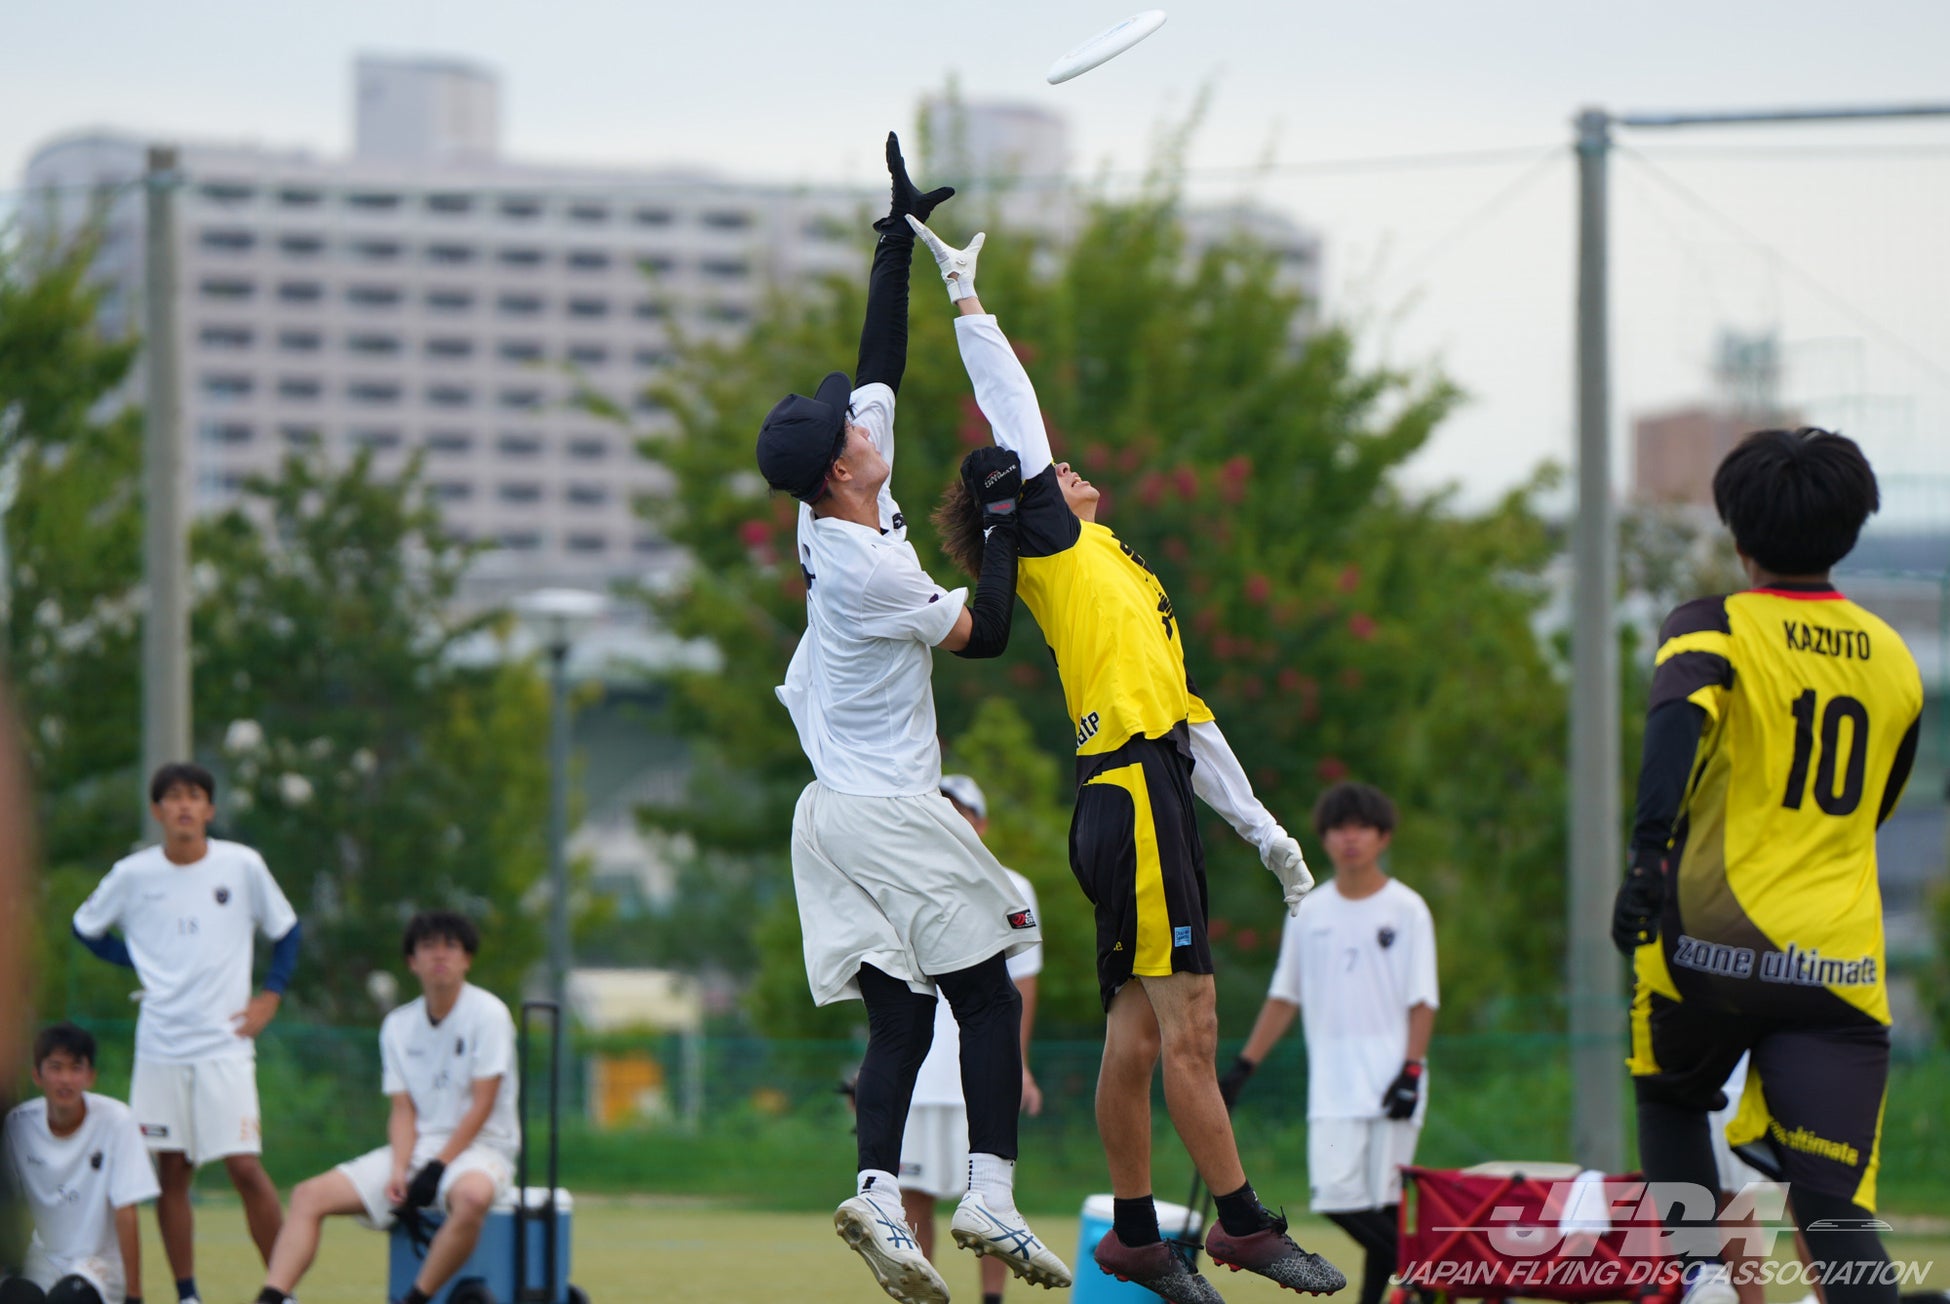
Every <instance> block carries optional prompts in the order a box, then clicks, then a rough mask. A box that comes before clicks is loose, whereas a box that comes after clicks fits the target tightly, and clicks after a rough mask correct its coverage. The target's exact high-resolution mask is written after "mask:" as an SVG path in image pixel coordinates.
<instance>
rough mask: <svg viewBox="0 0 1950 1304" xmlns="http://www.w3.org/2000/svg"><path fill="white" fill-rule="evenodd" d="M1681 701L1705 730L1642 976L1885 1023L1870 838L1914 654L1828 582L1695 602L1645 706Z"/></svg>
mask: <svg viewBox="0 0 1950 1304" xmlns="http://www.w3.org/2000/svg"><path fill="white" fill-rule="evenodd" d="M1682 700H1683V701H1687V702H1691V703H1693V704H1695V705H1696V706H1698V707H1700V708H1701V709H1702V710H1703V711H1704V712H1705V721H1704V723H1703V725H1702V728H1701V735H1700V741H1699V748H1698V751H1697V753H1696V754H1695V757H1694V762H1693V772H1692V778H1691V781H1690V783H1689V785H1688V787H1687V791H1686V797H1685V801H1684V804H1683V806H1682V808H1681V814H1680V818H1679V820H1678V822H1677V823H1676V825H1675V827H1674V835H1673V840H1672V844H1671V848H1670V863H1671V864H1673V865H1674V866H1675V871H1674V887H1673V888H1672V889H1669V891H1668V893H1667V904H1666V911H1665V916H1664V918H1663V920H1662V926H1661V929H1660V942H1659V944H1658V945H1657V946H1647V947H1643V948H1641V949H1640V952H1639V958H1638V970H1639V978H1640V980H1641V981H1642V982H1643V983H1644V984H1645V985H1646V986H1648V987H1649V988H1650V989H1651V990H1652V991H1654V992H1657V993H1659V994H1661V995H1664V996H1667V997H1670V998H1672V999H1686V1000H1694V999H1701V1000H1706V1001H1708V1002H1709V1003H1711V1004H1714V1005H1717V1006H1721V1007H1724V1008H1727V1009H1731V1010H1735V1011H1738V1012H1742V1013H1750V1014H1756V1015H1766V1016H1779V1017H1787V1018H1810V1017H1814V1018H1823V1017H1835V1018H1843V1019H1847V1018H1850V1017H1860V1016H1861V1015H1866V1016H1868V1017H1869V1018H1871V1019H1874V1020H1875V1021H1877V1022H1879V1023H1884V1024H1886V1023H1888V1022H1889V997H1888V991H1887V988H1886V986H1885V978H1886V974H1885V961H1884V955H1883V936H1882V896H1881V892H1880V889H1879V887H1878V884H1877V879H1876V827H1877V825H1879V824H1880V823H1881V822H1882V820H1883V819H1885V818H1886V817H1887V816H1888V814H1889V812H1890V811H1891V810H1893V809H1894V808H1895V805H1896V801H1897V798H1898V797H1900V796H1901V791H1902V784H1903V781H1904V780H1905V779H1906V778H1907V777H1908V771H1909V765H1910V762H1911V760H1912V759H1913V758H1914V755H1915V749H1916V741H1917V736H1918V728H1919V721H1920V718H1921V714H1922V706H1923V685H1922V678H1921V676H1920V675H1919V674H1918V672H1917V669H1916V662H1915V660H1914V658H1912V657H1911V656H1910V653H1909V649H1908V648H1907V647H1905V646H1904V645H1903V641H1902V639H1901V637H1900V636H1898V635H1897V633H1896V632H1895V630H1893V629H1891V628H1890V627H1889V626H1888V625H1887V624H1885V623H1884V622H1883V621H1882V620H1881V619H1879V618H1878V617H1876V616H1875V615H1873V614H1872V613H1870V612H1868V611H1866V610H1864V609H1863V608H1861V607H1858V606H1857V605H1855V604H1854V603H1853V602H1850V601H1849V600H1848V599H1846V598H1844V597H1843V596H1842V595H1841V594H1840V593H1838V592H1836V591H1835V590H1834V589H1832V588H1829V587H1828V586H1826V585H1819V586H1782V587H1778V588H1770V589H1755V590H1752V591H1749V592H1745V593H1735V594H1731V595H1728V596H1726V597H1717V598H1701V599H1698V600H1696V601H1693V602H1689V603H1687V604H1685V605H1684V606H1681V607H1680V608H1678V609H1677V610H1676V611H1674V612H1673V613H1672V615H1671V616H1670V617H1668V618H1667V620H1666V623H1665V626H1664V628H1663V629H1662V630H1661V632H1660V644H1659V652H1658V659H1657V669H1656V670H1655V671H1654V674H1653V681H1652V702H1651V705H1652V707H1653V708H1654V709H1656V708H1657V707H1659V706H1661V705H1663V704H1665V703H1667V702H1672V701H1682Z"/></svg>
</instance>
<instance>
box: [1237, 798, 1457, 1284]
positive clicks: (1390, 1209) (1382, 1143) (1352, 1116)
mask: <svg viewBox="0 0 1950 1304" xmlns="http://www.w3.org/2000/svg"><path fill="white" fill-rule="evenodd" d="M1314 832H1315V833H1317V834H1318V835H1319V836H1320V840H1321V842H1322V843H1323V844H1324V845H1325V846H1326V848H1327V858H1328V859H1329V860H1331V861H1332V862H1333V863H1334V877H1333V878H1331V879H1329V880H1328V881H1327V883H1326V884H1324V885H1323V886H1322V887H1320V888H1319V889H1318V890H1316V891H1313V892H1309V893H1308V894H1307V896H1306V899H1305V900H1303V901H1301V903H1300V910H1299V913H1297V914H1295V915H1293V916H1291V917H1289V918H1288V919H1287V921H1286V932H1285V933H1284V934H1282V936H1281V938H1280V958H1279V962H1278V963H1277V964H1276V965H1275V966H1274V968H1273V980H1272V982H1270V983H1269V984H1268V985H1267V990H1266V1003H1265V1004H1264V1005H1262V1006H1261V1007H1260V1011H1259V1017H1258V1019H1256V1020H1255V1021H1254V1023H1253V1031H1252V1035H1251V1036H1249V1037H1248V1038H1247V1039H1246V1046H1245V1049H1244V1050H1242V1051H1241V1052H1240V1054H1239V1057H1238V1058H1237V1059H1236V1060H1235V1061H1233V1065H1232V1067H1231V1068H1230V1069H1228V1070H1226V1074H1225V1076H1224V1077H1223V1078H1221V1079H1220V1080H1219V1090H1220V1092H1221V1094H1223V1095H1224V1096H1225V1099H1226V1104H1227V1105H1231V1104H1233V1103H1234V1102H1235V1101H1237V1100H1238V1098H1239V1093H1240V1091H1241V1090H1242V1089H1244V1087H1245V1085H1246V1080H1247V1079H1248V1078H1250V1077H1251V1076H1252V1074H1253V1072H1254V1070H1255V1069H1257V1068H1258V1067H1259V1064H1260V1061H1262V1060H1264V1059H1265V1058H1266V1056H1267V1054H1268V1053H1269V1052H1270V1051H1271V1050H1272V1049H1273V1047H1274V1046H1275V1045H1276V1044H1277V1043H1278V1042H1279V1040H1280V1037H1281V1036H1282V1035H1284V1034H1285V1032H1286V1030H1287V1029H1288V1028H1289V1027H1291V1026H1293V1019H1294V1016H1295V1014H1298V1015H1299V1016H1300V1017H1301V1019H1302V1020H1303V1023H1304V1026H1305V1029H1306V1035H1307V1178H1308V1183H1309V1185H1310V1186H1311V1187H1312V1191H1313V1195H1312V1203H1311V1207H1312V1209H1313V1211H1314V1212H1315V1213H1318V1214H1325V1215H1326V1216H1327V1219H1328V1221H1330V1222H1332V1223H1333V1224H1334V1225H1335V1226H1337V1227H1339V1228H1340V1229H1341V1230H1342V1231H1344V1232H1346V1233H1347V1234H1348V1235H1349V1236H1350V1237H1352V1238H1353V1239H1354V1241H1355V1243H1356V1244H1358V1245H1359V1246H1360V1247H1361V1248H1362V1249H1363V1250H1364V1251H1365V1252H1366V1263H1365V1264H1364V1265H1363V1269H1362V1274H1361V1295H1360V1300H1361V1304H1376V1302H1377V1301H1378V1300H1380V1299H1381V1296H1382V1293H1383V1292H1384V1291H1386V1290H1387V1288H1388V1279H1389V1277H1391V1276H1392V1275H1393V1274H1394V1272H1395V1270H1396V1267H1397V1262H1396V1228H1397V1226H1398V1224H1399V1222H1400V1212H1401V1211H1400V1208H1399V1206H1400V1204H1401V1199H1402V1165H1403V1164H1408V1163H1413V1162H1414V1161H1415V1143H1416V1141H1417V1140H1418V1139H1419V1138H1420V1136H1421V1132H1422V1119H1423V1117H1424V1116H1425V1115H1426V1113H1427V1110H1428V1096H1427V1094H1426V1091H1425V1088H1424V1077H1425V1064H1426V1061H1427V1058H1428V1052H1429V1036H1430V1034H1431V1033H1432V1032H1433V1031H1434V1029H1435V1011H1436V1006H1437V1005H1438V1004H1439V1002H1438V999H1437V987H1436V970H1435V959H1436V955H1435V923H1434V921H1433V920H1432V919H1431V918H1430V917H1429V907H1428V905H1427V904H1426V903H1425V902H1424V901H1423V900H1422V897H1421V894H1420V893H1418V892H1416V891H1415V889H1414V888H1412V887H1410V886H1408V884H1406V883H1404V882H1402V881H1401V880H1400V879H1397V878H1394V877H1391V876H1390V875H1389V874H1388V873H1387V872H1386V871H1385V870H1384V869H1383V868H1382V865H1381V856H1382V853H1383V852H1385V851H1386V850H1387V849H1388V844H1389V841H1390V839H1391V838H1392V837H1393V836H1394V832H1395V803H1394V802H1392V801H1390V800H1388V796H1387V794H1386V793H1384V792H1382V791H1381V790H1380V789H1379V788H1376V787H1374V786H1372V785H1370V784H1366V783H1337V784H1335V785H1334V786H1333V787H1331V788H1329V789H1328V790H1327V791H1326V792H1323V793H1322V794H1321V795H1320V799H1319V800H1318V801H1316V802H1315V803H1314Z"/></svg>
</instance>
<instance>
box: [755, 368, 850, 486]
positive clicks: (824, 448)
mask: <svg viewBox="0 0 1950 1304" xmlns="http://www.w3.org/2000/svg"><path fill="white" fill-rule="evenodd" d="M852 394H853V382H852V381H851V380H848V379H847V376H846V373H845V372H843V371H835V372H830V373H828V374H827V377H826V379H824V380H822V381H820V382H819V388H818V389H817V390H816V391H814V393H813V396H812V397H811V398H807V397H806V396H805V395H804V394H787V395H786V396H785V397H784V398H782V399H780V400H779V401H778V402H777V403H775V404H773V405H772V410H771V411H770V412H767V413H766V414H765V424H763V425H761V426H760V427H759V428H758V469H759V473H760V474H762V475H763V476H764V477H765V482H766V483H767V484H769V485H771V486H772V487H773V488H774V489H783V490H785V492H787V493H789V494H791V495H792V496H793V497H794V498H797V499H799V500H800V501H801V502H807V503H810V502H814V501H816V500H817V499H818V498H819V497H820V496H821V495H822V494H823V493H825V491H826V472H827V471H828V470H829V469H831V467H832V465H833V460H834V459H835V458H837V457H838V456H839V455H840V450H841V449H842V448H844V447H845V445H846V410H847V406H848V403H847V400H848V399H849V398H850V397H851V396H852Z"/></svg>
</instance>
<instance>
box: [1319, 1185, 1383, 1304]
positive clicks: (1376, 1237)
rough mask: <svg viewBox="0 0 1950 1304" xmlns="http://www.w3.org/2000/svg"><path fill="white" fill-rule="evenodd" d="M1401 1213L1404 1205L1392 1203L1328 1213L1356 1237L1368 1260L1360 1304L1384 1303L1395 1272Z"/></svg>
mask: <svg viewBox="0 0 1950 1304" xmlns="http://www.w3.org/2000/svg"><path fill="white" fill-rule="evenodd" d="M1400 1215H1401V1209H1400V1206H1398V1205H1392V1204H1390V1205H1384V1206H1382V1207H1381V1208H1379V1209H1361V1210H1357V1211H1355V1212H1352V1213H1330V1214H1328V1215H1327V1221H1329V1222H1331V1223H1333V1224H1334V1225H1335V1226H1336V1227H1339V1228H1340V1229H1341V1230H1342V1231H1344V1232H1346V1233H1347V1234H1348V1235H1349V1236H1351V1237H1353V1238H1354V1243H1355V1244H1356V1245H1359V1246H1360V1247H1361V1252H1362V1255H1363V1256H1364V1259H1365V1262H1364V1263H1363V1265H1362V1272H1361V1295H1360V1299H1359V1304H1380V1300H1381V1297H1382V1295H1383V1293H1384V1292H1386V1291H1387V1289H1388V1279H1389V1278H1390V1277H1392V1276H1394V1274H1395V1268H1396V1252H1395V1250H1396V1233H1397V1231H1398V1230H1399V1223H1400Z"/></svg>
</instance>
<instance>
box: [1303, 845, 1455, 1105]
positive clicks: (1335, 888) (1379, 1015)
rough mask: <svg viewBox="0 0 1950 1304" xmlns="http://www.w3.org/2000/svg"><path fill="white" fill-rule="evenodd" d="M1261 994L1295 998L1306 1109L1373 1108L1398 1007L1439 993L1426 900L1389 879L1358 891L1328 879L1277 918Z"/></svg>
mask: <svg viewBox="0 0 1950 1304" xmlns="http://www.w3.org/2000/svg"><path fill="white" fill-rule="evenodd" d="M1267 995H1269V996H1276V997H1278V998H1279V999H1281V1000H1283V1001H1290V1002H1292V1003H1293V1004H1295V1005H1298V1006H1299V1007H1300V1017H1301V1021H1302V1026H1303V1027H1304V1028H1305V1029H1306V1034H1307V1117H1308V1118H1310V1119H1313V1118H1380V1117H1382V1115H1383V1113H1384V1110H1383V1109H1382V1104H1381V1098H1382V1096H1383V1095H1384V1094H1386V1092H1387V1090H1388V1084H1389V1083H1391V1082H1393V1081H1394V1080H1395V1077H1396V1075H1397V1074H1399V1073H1400V1072H1401V1071H1402V1062H1403V1061H1404V1060H1406V1059H1407V1058H1408V1011H1409V1009H1410V1007H1412V1006H1416V1005H1427V1006H1429V1007H1430V1008H1431V1009H1433V1008H1435V1007H1436V1005H1437V1004H1438V1003H1439V1002H1438V1001H1437V998H1436V979H1435V922H1434V921H1433V920H1432V919H1431V918H1430V917H1429V907H1428V905H1427V904H1426V903H1425V902H1424V901H1423V900H1422V898H1421V896H1420V894H1418V893H1417V892H1416V891H1415V889H1414V888H1411V887H1409V886H1408V885H1407V884H1405V883H1403V882H1401V881H1399V880H1397V879H1390V880H1388V882H1387V883H1386V884H1384V885H1383V887H1382V889H1381V890H1380V891H1379V892H1376V893H1374V894H1372V895H1370V896H1365V897H1362V898H1361V899H1360V900H1358V901H1350V900H1348V899H1347V898H1346V897H1344V896H1342V895H1341V893H1340V888H1339V885H1338V884H1337V883H1335V882H1333V881H1332V880H1329V881H1328V882H1327V883H1326V884H1324V885H1322V886H1321V887H1319V888H1317V889H1315V890H1314V891H1312V892H1309V893H1308V894H1307V895H1306V896H1304V897H1302V898H1300V909H1299V912H1298V913H1297V914H1294V915H1292V916H1291V917H1289V918H1288V919H1287V921H1286V932H1285V933H1284V934H1283V935H1282V936H1281V938H1280V959H1279V963H1278V964H1277V965H1275V966H1274V969H1273V981H1272V984H1271V985H1270V986H1269V988H1268V989H1267ZM1423 1081H1424V1084H1425V1089H1424V1091H1423V1093H1422V1099H1423V1101H1424V1102H1426V1101H1427V1099H1428V1092H1427V1090H1426V1083H1427V1079H1426V1078H1424V1079H1423ZM1418 1108H1419V1107H1418Z"/></svg>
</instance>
